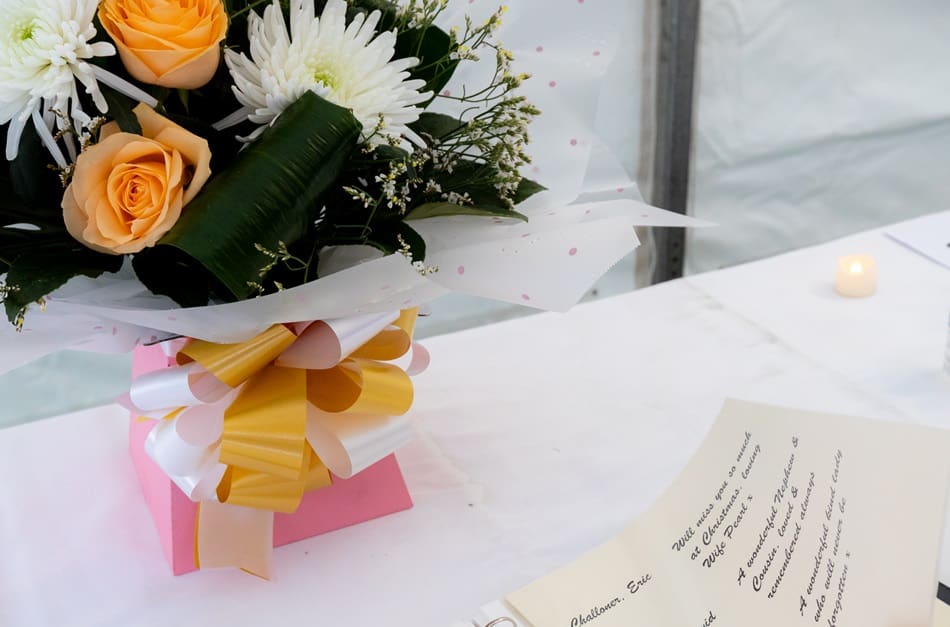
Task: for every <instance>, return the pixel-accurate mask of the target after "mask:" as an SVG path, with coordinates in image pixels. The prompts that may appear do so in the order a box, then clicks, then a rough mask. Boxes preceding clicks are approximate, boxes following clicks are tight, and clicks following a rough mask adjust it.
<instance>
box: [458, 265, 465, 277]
mask: <svg viewBox="0 0 950 627" xmlns="http://www.w3.org/2000/svg"><path fill="white" fill-rule="evenodd" d="M458 273H459V274H460V275H462V274H465V266H459V267H458Z"/></svg>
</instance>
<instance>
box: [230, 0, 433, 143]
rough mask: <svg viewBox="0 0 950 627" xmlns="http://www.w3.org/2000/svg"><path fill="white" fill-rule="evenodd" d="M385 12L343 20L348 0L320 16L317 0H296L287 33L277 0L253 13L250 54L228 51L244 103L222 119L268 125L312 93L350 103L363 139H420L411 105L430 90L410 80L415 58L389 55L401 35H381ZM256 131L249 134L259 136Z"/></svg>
mask: <svg viewBox="0 0 950 627" xmlns="http://www.w3.org/2000/svg"><path fill="white" fill-rule="evenodd" d="M379 18H380V12H379V11H373V12H372V13H371V14H369V16H368V17H367V16H366V15H364V14H360V15H357V16H356V17H355V18H354V19H353V21H352V22H350V24H349V25H347V23H346V2H344V1H343V0H330V1H329V2H327V4H326V8H325V9H324V10H323V14H322V15H321V16H320V17H319V18H318V17H316V16H315V10H314V5H313V0H291V3H290V32H289V33H288V32H287V27H286V25H285V23H284V18H283V15H282V13H281V9H280V5H279V4H278V2H277V0H274V4H273V5H271V6H269V7H267V8H266V9H265V10H264V17H263V18H261V17H259V16H258V15H257V14H256V13H252V14H251V15H250V17H249V19H248V35H249V39H250V44H251V45H250V53H251V58H250V59H249V58H247V57H246V56H245V55H244V54H237V53H235V52H233V51H230V50H228V51H226V53H225V55H226V56H225V60H226V61H227V64H228V67H229V68H230V70H231V76H232V77H233V78H234V93H235V95H236V96H237V99H238V101H239V102H240V103H241V104H242V105H244V108H243V109H242V110H241V111H239V112H237V113H236V114H235V115H233V116H230V117H229V118H227V119H226V120H222V122H221V123H220V124H219V125H218V128H219V129H220V128H226V127H228V126H233V125H235V124H238V123H240V122H242V121H244V120H247V119H249V120H251V121H252V122H254V123H256V124H261V125H268V124H270V123H272V122H273V121H274V120H275V119H276V118H277V116H279V115H280V114H281V112H282V111H283V110H284V109H286V108H287V107H288V106H289V105H290V104H291V103H293V102H294V101H296V100H297V99H298V98H299V97H300V96H302V95H303V94H304V93H306V92H307V91H313V92H314V93H316V94H317V95H318V96H321V97H322V98H325V99H326V100H328V101H330V102H332V103H334V104H337V105H339V106H341V107H346V108H348V109H350V110H352V111H353V115H354V117H356V119H357V120H359V122H360V124H362V125H363V139H364V140H368V141H369V142H370V143H373V144H378V143H382V142H384V141H386V137H387V136H388V137H397V138H400V137H404V138H407V139H409V140H412V141H414V142H417V143H420V144H421V140H420V139H419V137H418V136H417V135H416V134H415V133H413V132H412V131H411V130H410V129H409V127H408V126H407V125H408V124H410V123H412V122H414V121H415V120H417V119H418V117H419V113H420V110H419V108H418V107H416V106H414V105H417V104H419V103H420V102H424V101H426V100H428V99H429V97H430V96H431V94H430V93H420V92H419V90H420V89H421V88H423V87H424V86H425V82H424V81H421V80H407V79H409V72H407V71H406V70H408V69H409V68H411V67H413V66H415V65H416V64H417V63H418V62H419V61H418V59H414V58H407V59H397V60H395V61H393V60H392V58H393V55H394V54H395V45H396V34H395V33H393V32H384V33H380V34H379V35H376V25H377V24H378V23H379ZM264 128H265V126H262V127H261V128H259V129H257V130H256V131H255V132H254V133H253V134H252V135H251V138H254V137H256V136H257V135H259V134H260V133H261V132H262V131H263V129H264Z"/></svg>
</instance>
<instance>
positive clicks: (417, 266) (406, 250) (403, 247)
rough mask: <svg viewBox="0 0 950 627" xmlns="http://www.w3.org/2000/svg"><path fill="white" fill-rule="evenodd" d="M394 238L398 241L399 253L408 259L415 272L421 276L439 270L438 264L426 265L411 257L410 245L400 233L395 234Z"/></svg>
mask: <svg viewBox="0 0 950 627" xmlns="http://www.w3.org/2000/svg"><path fill="white" fill-rule="evenodd" d="M396 239H397V240H398V241H399V254H400V255H402V256H403V257H405V258H406V259H408V260H409V263H411V264H412V268H413V269H414V270H415V271H416V272H418V273H419V274H421V275H422V276H429V275H430V274H435V273H436V272H438V271H439V266H427V265H426V264H425V263H423V262H422V261H419V260H416V259H413V257H412V246H410V245H409V242H407V241H406V239H405V238H404V237H403V236H402V234H397V235H396Z"/></svg>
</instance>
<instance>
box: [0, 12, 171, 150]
mask: <svg viewBox="0 0 950 627" xmlns="http://www.w3.org/2000/svg"><path fill="white" fill-rule="evenodd" d="M98 5H99V2H98V0H0V125H3V124H7V123H9V124H10V128H9V129H8V131H7V145H6V158H7V159H8V160H12V159H14V158H16V156H17V152H18V149H19V144H20V137H21V135H22V134H23V129H24V128H25V127H26V124H27V123H28V122H29V120H30V119H31V118H32V119H33V122H34V124H35V126H36V129H37V131H38V132H39V134H40V137H42V139H43V142H44V144H46V146H47V148H48V149H49V150H50V152H51V153H52V155H53V157H54V158H55V159H56V161H57V163H58V164H59V165H60V166H61V167H65V165H66V161H65V158H64V157H63V155H62V152H61V151H60V149H59V147H58V146H57V145H56V142H55V141H54V140H53V136H52V134H51V132H50V129H51V127H52V126H53V123H54V120H55V121H56V124H57V126H58V127H59V128H60V129H64V128H67V127H68V126H69V124H70V122H69V121H68V120H67V119H65V118H64V117H62V116H69V118H71V119H72V124H73V125H74V127H75V128H76V129H80V128H82V126H83V125H85V124H87V123H88V122H89V121H90V117H89V116H88V115H87V114H86V113H85V112H83V110H82V107H81V105H80V102H79V97H78V91H77V85H76V83H77V81H78V82H79V83H81V84H82V85H83V87H84V88H85V91H86V93H88V94H89V95H90V96H91V97H92V101H93V103H94V104H95V106H96V108H97V109H98V110H99V111H100V112H103V113H105V112H106V111H107V110H108V105H107V104H106V100H105V98H104V97H103V95H102V92H101V91H100V90H99V85H98V83H97V79H98V80H100V81H102V82H104V83H106V84H109V85H110V86H112V87H115V88H116V89H118V90H120V91H122V92H124V93H127V94H128V95H130V96H132V97H134V98H136V99H139V100H143V101H145V102H148V101H151V102H155V101H154V100H153V99H151V98H150V97H149V96H148V94H145V93H144V92H142V91H141V90H139V89H137V88H135V87H133V86H132V85H130V84H129V83H127V82H126V81H124V80H122V79H120V78H118V77H116V76H115V75H113V74H111V73H109V72H107V71H105V70H103V69H102V68H99V67H97V66H94V65H92V64H91V63H89V62H88V61H89V59H92V58H93V57H106V56H111V55H114V54H115V48H114V47H113V46H112V44H110V43H106V42H96V43H92V39H94V38H95V36H96V28H95V26H93V18H94V17H95V15H96V9H97V7H98ZM54 112H59V113H61V114H62V116H59V117H57V116H56V115H55V113H54Z"/></svg>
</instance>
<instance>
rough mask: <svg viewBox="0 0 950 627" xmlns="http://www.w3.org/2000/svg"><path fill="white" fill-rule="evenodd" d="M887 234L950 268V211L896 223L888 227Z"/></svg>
mask: <svg viewBox="0 0 950 627" xmlns="http://www.w3.org/2000/svg"><path fill="white" fill-rule="evenodd" d="M887 234H888V235H889V236H890V237H891V238H892V239H894V240H897V241H898V242H900V243H901V244H903V245H904V246H907V247H908V248H910V249H911V250H913V251H914V252H916V253H919V254H921V255H923V256H924V257H927V258H928V259H930V260H931V261H934V262H936V263H938V264H940V265H941V266H943V267H944V268H947V269H948V270H950V211H944V212H943V213H935V214H932V215H928V216H924V217H922V218H917V219H916V220H910V221H908V222H902V223H900V224H895V225H894V226H892V227H889V228H888V229H887Z"/></svg>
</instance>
